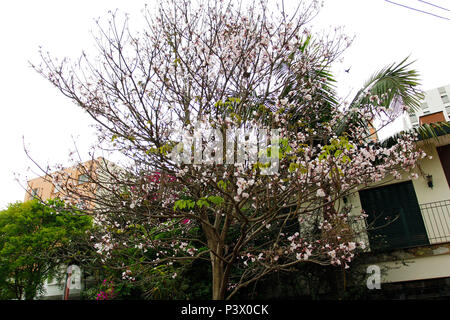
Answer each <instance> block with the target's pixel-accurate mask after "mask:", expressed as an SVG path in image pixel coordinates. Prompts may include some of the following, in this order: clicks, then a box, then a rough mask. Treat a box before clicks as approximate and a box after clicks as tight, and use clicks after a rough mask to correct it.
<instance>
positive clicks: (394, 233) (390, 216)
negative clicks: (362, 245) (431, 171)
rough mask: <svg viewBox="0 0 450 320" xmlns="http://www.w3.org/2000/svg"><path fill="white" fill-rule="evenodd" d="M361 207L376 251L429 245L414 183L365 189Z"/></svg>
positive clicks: (360, 193)
mask: <svg viewBox="0 0 450 320" xmlns="http://www.w3.org/2000/svg"><path fill="white" fill-rule="evenodd" d="M359 196H360V199H361V205H362V208H363V209H364V211H365V212H366V214H367V215H368V217H367V222H368V224H369V230H368V234H369V241H370V245H371V248H372V249H373V250H375V251H376V250H381V251H382V250H393V249H401V248H408V247H416V246H422V245H428V244H429V240H428V236H427V233H426V229H425V225H424V223H423V218H422V213H421V211H420V207H419V203H418V201H417V197H416V193H415V190H414V186H413V184H412V182H411V181H407V182H402V183H396V184H391V185H388V186H383V187H378V188H373V189H369V190H363V191H360V192H359Z"/></svg>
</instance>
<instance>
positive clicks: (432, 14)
mask: <svg viewBox="0 0 450 320" xmlns="http://www.w3.org/2000/svg"><path fill="white" fill-rule="evenodd" d="M384 1H386V2H389V3H392V4H395V5H397V6H400V7H404V8H407V9H410V10H414V11H418V12H421V13H425V14H429V15H431V16H434V17H437V18H441V19H445V20H449V21H450V19H449V18H446V17H442V16H438V15H437V14H434V13H430V12H427V11H423V10H419V9H416V8H411V7H408V6H405V5H403V4H400V3H397V2H393V1H389V0H384ZM419 1H420V0H419Z"/></svg>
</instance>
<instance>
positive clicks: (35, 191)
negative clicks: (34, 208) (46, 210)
mask: <svg viewBox="0 0 450 320" xmlns="http://www.w3.org/2000/svg"><path fill="white" fill-rule="evenodd" d="M38 196H39V188H34V189H31V190H30V196H29V199H30V200H31V199H34V198H37V197H38Z"/></svg>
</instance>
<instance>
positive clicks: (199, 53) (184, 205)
mask: <svg viewBox="0 0 450 320" xmlns="http://www.w3.org/2000/svg"><path fill="white" fill-rule="evenodd" d="M317 11H318V2H317V1H311V2H301V4H300V5H299V6H298V8H297V10H296V11H294V12H292V13H289V14H288V13H287V12H285V10H284V7H283V6H281V7H280V8H279V10H278V11H272V10H270V9H268V4H267V2H265V1H256V2H253V3H252V5H250V6H248V7H244V5H243V4H242V3H239V2H235V1H220V0H217V1H210V2H207V3H204V4H198V5H193V4H191V2H190V1H175V0H174V1H170V0H169V1H162V2H161V3H160V4H159V7H158V10H157V11H151V10H149V9H146V10H145V13H144V17H145V19H146V22H147V26H146V29H145V30H143V31H142V32H141V33H138V32H133V31H131V30H130V28H129V27H128V23H129V21H128V19H125V22H123V23H120V22H119V21H120V19H118V17H117V15H116V13H113V14H112V15H111V17H110V20H109V21H108V27H106V28H103V27H101V25H100V24H99V30H100V32H99V36H98V37H96V38H95V40H96V44H97V45H98V56H97V57H94V58H92V57H89V56H88V55H87V54H83V55H82V57H81V58H80V59H79V60H78V61H77V62H74V63H72V62H70V60H68V59H63V60H62V61H58V60H57V59H54V58H52V57H51V55H50V54H44V53H42V63H41V64H40V65H38V66H35V68H36V70H37V71H38V72H39V73H41V74H42V75H43V76H44V77H45V78H46V79H48V80H49V81H50V82H51V83H52V84H53V85H54V86H55V87H56V88H57V89H59V90H60V92H62V94H64V95H65V96H67V97H68V98H70V99H71V100H72V101H73V102H74V103H76V104H77V105H78V106H80V107H81V108H82V109H83V110H84V111H86V112H87V113H88V114H90V115H91V116H92V118H93V119H94V120H95V121H96V122H97V123H98V133H99V138H100V141H101V143H100V144H99V148H100V149H102V148H103V149H106V150H116V151H118V152H120V153H122V154H124V155H126V156H127V157H128V158H129V159H130V164H129V165H127V166H125V165H124V167H123V170H112V169H108V168H106V170H105V171H107V172H105V174H103V175H97V176H95V177H94V176H93V177H91V179H90V181H92V182H93V183H96V185H97V186H98V189H97V190H98V192H97V193H96V195H95V196H92V198H91V199H90V201H91V202H92V203H95V204H96V205H95V206H91V207H89V208H86V210H88V211H89V212H90V213H91V214H92V215H93V216H94V221H95V223H96V224H97V225H98V227H99V229H98V230H97V231H96V233H95V234H93V235H92V238H93V241H95V242H96V243H95V246H96V249H97V250H98V254H99V257H100V259H101V260H102V262H103V263H104V264H108V265H110V266H114V268H116V269H117V270H121V271H122V280H123V281H131V282H135V283H139V282H141V283H146V284H147V285H148V286H150V287H149V288H148V290H149V291H151V290H152V289H153V288H152V287H151V286H152V283H153V282H152V279H154V275H155V273H162V274H164V275H165V276H166V277H167V278H174V277H177V276H178V275H177V273H176V271H175V270H176V268H177V267H182V266H184V265H186V264H188V263H191V262H192V261H194V260H198V259H201V260H207V261H208V262H209V263H210V265H211V274H212V280H211V281H212V298H214V299H224V298H231V297H232V296H233V295H234V294H236V292H237V291H238V290H239V289H240V288H243V287H245V286H247V285H248V284H250V283H254V282H255V281H258V279H261V278H263V277H265V276H267V275H269V274H270V273H273V272H277V271H280V270H285V271H289V270H293V268H292V267H293V266H294V265H296V264H299V263H316V264H321V265H330V264H331V265H334V266H336V267H338V268H348V267H349V265H350V262H351V261H352V260H353V259H354V257H355V254H356V253H357V252H358V251H359V250H364V248H365V247H366V246H367V245H368V244H367V243H366V242H365V241H364V239H365V238H364V235H363V234H362V235H361V234H360V231H359V229H358V228H357V227H358V226H360V225H361V224H363V222H362V219H363V218H364V217H363V216H361V215H359V214H358V215H356V216H355V215H353V216H350V215H349V214H350V212H351V211H352V208H351V206H350V205H349V204H347V203H346V202H345V201H342V199H343V198H344V197H346V196H348V195H350V194H353V193H355V192H357V191H358V190H359V189H361V188H364V187H366V186H368V185H370V184H371V183H373V182H377V181H380V180H381V179H383V178H384V177H386V176H387V175H389V174H393V175H397V174H398V172H399V171H400V170H407V171H408V170H410V169H411V168H412V167H414V165H415V162H416V161H417V160H418V159H420V158H422V157H424V156H425V154H424V153H423V152H422V151H421V150H418V149H417V148H416V146H415V144H414V141H415V139H416V137H415V136H414V135H413V134H405V135H403V136H402V137H401V138H400V139H398V141H397V143H396V144H395V145H393V146H390V147H386V146H383V145H381V144H377V143H371V142H370V139H369V138H370V135H371V134H372V132H369V130H368V127H369V125H370V124H371V122H372V121H373V120H374V118H376V117H379V116H380V115H381V114H388V115H391V114H392V111H393V109H395V108H393V104H395V103H397V102H400V104H401V107H402V108H403V109H405V110H406V109H408V108H409V107H414V104H415V103H416V102H417V100H418V98H419V96H420V91H419V90H418V82H417V76H418V75H417V72H415V71H414V70H412V69H409V65H408V64H405V63H404V62H402V63H400V64H398V65H395V66H391V67H388V68H386V69H384V70H382V71H381V72H380V73H379V74H377V75H375V77H374V78H373V79H371V80H370V82H368V84H367V85H366V86H365V87H364V88H363V89H362V91H360V92H359V93H358V95H357V96H356V97H355V100H354V101H353V103H345V101H342V100H341V99H339V97H337V96H336V94H335V92H334V87H333V77H332V75H331V74H330V68H331V66H332V64H334V63H336V61H337V59H338V57H339V56H340V55H341V53H342V52H343V51H344V49H345V48H347V46H348V45H349V43H350V40H349V39H348V38H347V37H346V36H345V35H342V34H340V33H338V32H336V33H330V34H328V35H325V36H324V37H320V36H318V35H314V34H313V33H312V31H311V30H310V29H309V28H308V23H309V22H310V20H311V19H312V18H313V17H314V16H315V15H316V14H317ZM390 120H392V118H390ZM75 194H76V188H70V187H68V188H67V190H66V195H67V197H69V198H70V197H72V198H74V199H76V197H75V196H74V195H75ZM160 271H161V272H160Z"/></svg>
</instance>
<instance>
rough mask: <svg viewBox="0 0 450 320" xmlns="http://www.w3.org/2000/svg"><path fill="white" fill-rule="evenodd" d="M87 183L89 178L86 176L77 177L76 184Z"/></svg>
mask: <svg viewBox="0 0 450 320" xmlns="http://www.w3.org/2000/svg"><path fill="white" fill-rule="evenodd" d="M88 181H89V176H88V175H87V174H80V175H79V176H78V184H83V183H86V182H88Z"/></svg>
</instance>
